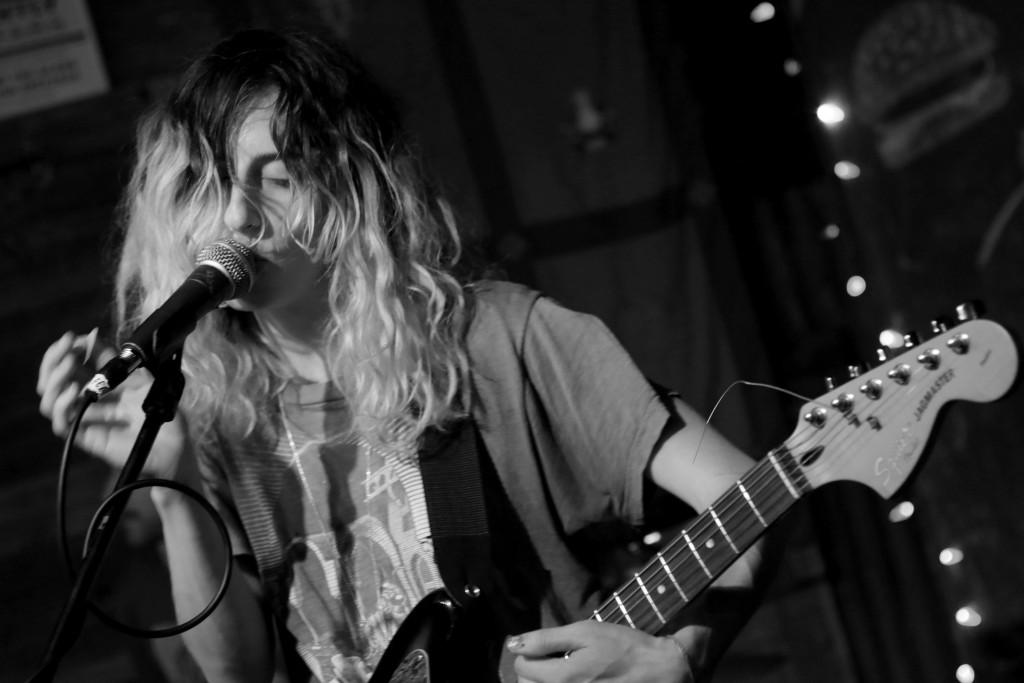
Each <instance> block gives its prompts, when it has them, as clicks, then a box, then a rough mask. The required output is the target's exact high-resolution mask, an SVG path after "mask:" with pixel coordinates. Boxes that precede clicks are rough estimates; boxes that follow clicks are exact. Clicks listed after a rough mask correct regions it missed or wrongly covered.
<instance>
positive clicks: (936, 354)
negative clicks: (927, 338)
mask: <svg viewBox="0 0 1024 683" xmlns="http://www.w3.org/2000/svg"><path fill="white" fill-rule="evenodd" d="M941 357H942V353H941V352H940V351H939V350H938V349H928V350H927V351H925V352H924V353H922V354H920V355H919V356H918V357H917V362H918V363H920V364H921V365H923V366H925V367H926V368H928V369H929V370H934V369H935V368H937V367H939V362H940V358H941Z"/></svg>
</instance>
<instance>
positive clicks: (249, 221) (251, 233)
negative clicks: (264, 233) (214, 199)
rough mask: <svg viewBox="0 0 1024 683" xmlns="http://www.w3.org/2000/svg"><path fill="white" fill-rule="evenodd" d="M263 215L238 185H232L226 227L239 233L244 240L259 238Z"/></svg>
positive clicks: (225, 218) (225, 212)
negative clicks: (261, 215)
mask: <svg viewBox="0 0 1024 683" xmlns="http://www.w3.org/2000/svg"><path fill="white" fill-rule="evenodd" d="M260 223H261V217H260V214H259V211H257V210H256V207H254V206H253V204H252V201H251V200H250V199H249V198H248V197H246V196H245V192H243V191H242V189H241V188H239V187H238V186H237V185H232V186H231V194H230V196H229V197H228V205H227V207H226V208H225V209H224V227H226V228H227V229H228V230H230V231H231V232H233V233H236V234H238V235H239V236H240V237H242V238H243V240H244V241H247V242H251V241H254V240H257V239H259V235H260V230H261V227H260Z"/></svg>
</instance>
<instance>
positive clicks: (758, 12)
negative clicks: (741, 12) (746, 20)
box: [750, 2, 775, 24]
mask: <svg viewBox="0 0 1024 683" xmlns="http://www.w3.org/2000/svg"><path fill="white" fill-rule="evenodd" d="M774 16H775V5H773V4H772V3H770V2H761V3H758V5H757V6H756V7H754V9H752V10H750V20H751V21H752V22H754V23H755V24H763V23H764V22H766V21H768V20H770V19H772V18H773V17H774Z"/></svg>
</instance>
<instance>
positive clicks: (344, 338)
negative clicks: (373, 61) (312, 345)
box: [116, 31, 471, 442]
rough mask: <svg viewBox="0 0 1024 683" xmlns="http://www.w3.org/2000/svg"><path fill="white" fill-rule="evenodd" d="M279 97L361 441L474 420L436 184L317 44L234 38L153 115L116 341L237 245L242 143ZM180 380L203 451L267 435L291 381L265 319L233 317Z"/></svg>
mask: <svg viewBox="0 0 1024 683" xmlns="http://www.w3.org/2000/svg"><path fill="white" fill-rule="evenodd" d="M268 95H269V96H272V97H273V117H272V126H271V129H272V134H273V137H274V141H275V143H276V146H277V148H278V150H279V152H280V155H281V157H282V159H283V160H284V162H285V165H286V167H287V168H288V170H289V173H290V174H291V176H292V178H293V181H294V184H295V187H296V200H295V202H294V204H293V206H292V207H291V209H290V211H289V219H288V220H289V224H290V226H291V228H292V234H293V236H294V239H295V240H296V241H297V242H298V243H299V244H300V245H302V246H303V248H304V249H306V250H307V252H308V253H309V254H310V255H311V256H312V258H313V259H314V261H315V262H317V263H319V264H321V265H322V266H323V269H324V273H325V277H326V278H328V282H329V308H330V319H329V321H328V322H327V329H326V330H325V332H326V335H325V339H326V340H327V342H326V349H325V355H326V358H327V360H328V370H329V374H330V376H331V381H332V383H333V384H334V385H335V386H336V387H337V389H338V390H339V391H340V393H341V395H342V396H343V397H344V398H345V399H346V401H347V403H348V405H349V408H350V410H351V414H352V417H353V422H352V425H353V426H352V430H353V432H355V433H359V434H361V435H364V436H366V437H368V438H370V439H372V440H375V441H383V442H387V441H391V440H393V439H395V438H397V437H396V434H399V433H400V434H402V435H403V438H409V437H410V436H411V437H416V436H418V435H419V434H421V433H422V432H423V431H424V430H425V429H426V428H427V427H429V426H432V425H444V424H445V423H446V422H447V421H449V420H450V419H452V418H454V417H457V416H458V415H460V414H463V413H465V411H466V410H467V409H468V402H469V399H468V389H467V384H468V383H467V381H466V377H467V373H468V360H467V356H466V351H465V345H464V339H463V336H464V332H465V326H466V324H467V321H468V318H469V316H470V313H469V310H470V307H471V295H470V291H471V290H470V288H469V287H468V286H467V285H466V284H465V280H464V279H463V278H461V277H460V276H458V275H457V274H456V273H458V272H459V271H460V268H461V263H462V260H461V247H460V239H459V234H458V232H457V229H456V226H455V221H454V219H453V216H452V213H451V211H450V210H449V208H448V207H447V205H446V204H445V203H444V201H443V200H442V199H441V198H440V197H439V196H438V194H437V193H436V192H435V191H434V190H433V188H432V187H431V186H430V184H429V183H428V182H427V181H426V180H425V177H424V174H423V173H422V171H421V170H420V168H419V166H418V163H417V162H416V160H415V159H414V156H413V154H412V153H411V151H410V147H409V145H408V143H407V142H406V141H405V139H404V138H403V135H402V133H401V130H400V126H399V125H398V122H397V116H396V113H395V108H394V106H393V104H392V102H391V101H390V100H389V99H388V98H387V97H386V96H385V95H384V94H383V93H382V92H381V91H380V90H379V89H378V88H377V86H375V85H374V84H373V82H372V81H371V80H370V79H369V78H368V77H367V76H366V74H365V72H364V70H363V69H362V68H361V67H360V66H359V65H358V64H357V63H356V62H355V61H354V60H353V59H352V57H351V56H350V55H349V54H348V53H347V52H346V51H345V50H344V48H342V47H340V46H337V45H334V44H332V43H329V42H326V41H321V40H319V39H317V38H314V37H312V36H309V35H305V34H288V35H282V34H276V33H272V32H268V31H246V32H243V33H240V34H237V35H235V36H233V37H231V38H228V39H227V40H225V41H224V42H222V43H220V44H219V45H218V46H216V47H215V48H214V49H213V50H212V51H211V53H210V54H209V55H207V56H206V57H203V58H201V59H200V60H198V61H197V62H196V63H194V64H193V65H192V67H191V68H190V69H189V70H188V71H187V72H186V74H185V76H184V78H183V79H182V81H181V83H180V85H179V86H178V88H177V89H176V90H175V91H174V92H173V93H172V95H171V97H170V98H169V99H168V101H167V102H166V103H164V104H163V105H162V106H159V107H157V108H156V109H154V110H153V111H151V112H150V113H149V114H148V115H147V116H145V117H144V118H143V120H142V122H141V123H140V125H139V129H138V134H137V152H136V164H135V167H134V171H133V174H132V178H131V181H130V183H129V185H128V188H127V191H126V193H125V199H124V202H123V216H124V220H123V221H122V224H123V229H124V234H123V240H122V250H121V256H120V262H119V268H118V277H117V285H116V291H117V299H116V301H117V310H116V316H117V321H116V322H117V326H118V332H119V335H120V336H121V337H122V338H123V337H124V336H125V335H126V334H127V333H129V332H130V331H131V330H132V329H134V327H135V326H137V325H138V323H139V322H140V321H141V320H143V319H144V318H145V316H147V315H148V314H149V313H151V312H152V311H153V310H155V309H156V307H157V306H159V305H160V304H161V303H162V302H163V301H164V300H165V299H166V297H167V296H169V295H170V294H171V292H173V291H174V289H175V288H176V287H177V286H178V285H180V284H181V282H182V281H183V279H184V278H185V277H186V276H187V275H188V273H189V272H190V271H191V270H192V268H193V267H194V259H195V257H196V254H197V252H198V251H199V250H200V249H201V248H202V247H203V246H205V245H207V244H209V243H211V242H213V241H215V240H217V239H220V238H223V237H225V236H227V235H226V231H225V228H224V227H223V215H224V209H225V206H226V202H227V199H228V195H229V192H230V183H231V182H237V180H232V179H233V178H234V169H233V168H232V158H233V153H232V151H233V146H234V140H235V137H236V135H237V133H238V129H239V127H240V125H241V123H242V121H243V120H244V119H245V118H246V116H247V115H248V114H249V113H250V112H251V111H252V110H253V109H254V108H255V107H257V106H259V104H260V103H261V102H266V99H267V97H268ZM183 367H184V370H185V374H186V377H187V379H188V381H187V385H186V386H187V388H186V394H185V397H184V399H183V407H184V408H185V410H186V413H187V414H188V416H189V419H190V424H189V426H190V429H191V431H192V433H193V435H194V436H197V437H199V438H207V437H210V436H211V435H212V434H213V433H214V430H213V429H211V428H213V427H216V431H217V432H220V433H221V434H223V435H224V436H226V437H228V438H242V437H246V436H248V435H249V434H252V433H253V432H254V431H256V430H257V428H258V427H260V426H262V425H263V424H265V422H266V421H265V420H263V419H262V418H264V416H265V415H266V414H267V411H270V412H271V413H273V411H274V406H275V401H276V397H277V396H278V395H279V392H280V391H281V390H282V388H283V387H284V385H285V383H286V382H287V379H288V377H287V375H288V371H287V370H286V369H285V368H284V367H283V364H282V362H281V358H280V357H278V355H277V354H276V353H275V352H274V351H273V347H272V345H271V344H269V342H268V339H267V338H266V336H265V335H264V334H263V332H262V330H261V329H260V326H259V324H258V321H257V319H256V318H255V317H254V316H253V315H252V314H251V313H243V312H238V311H234V310H230V309H218V310H217V311H215V312H214V313H211V314H209V315H207V316H205V317H204V318H203V319H202V320H201V321H200V323H199V325H198V326H197V329H196V330H195V331H194V332H193V333H192V334H191V336H190V337H189V338H188V341H187V343H186V347H185V354H184V361H183ZM350 435H351V434H350ZM350 435H347V436H350Z"/></svg>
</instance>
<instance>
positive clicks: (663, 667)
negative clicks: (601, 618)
mask: <svg viewBox="0 0 1024 683" xmlns="http://www.w3.org/2000/svg"><path fill="white" fill-rule="evenodd" d="M508 649H509V650H510V651H511V652H512V653H513V654H515V655H518V656H517V657H516V660H515V671H516V675H517V676H518V677H519V683H573V682H577V681H579V682H581V683H582V682H584V681H585V682H589V681H621V682H622V683H627V682H628V683H643V682H644V681H651V682H652V683H654V682H657V683H665V682H666V681H673V682H677V681H678V682H681V683H691V682H692V681H693V675H692V673H691V670H690V662H689V660H688V658H687V656H686V654H685V653H684V652H683V649H682V646H681V645H679V644H678V642H677V641H674V640H673V639H672V638H671V637H657V636H652V635H649V634H647V633H644V632H642V631H637V630H635V629H631V628H628V627H626V626H617V625H615V624H607V623H601V622H597V621H581V622H577V623H575V624H569V625H568V626H558V627H555V628H547V629H541V630H539V631H530V632H529V633H523V634H520V635H518V636H514V637H512V638H510V639H509V641H508ZM566 653H568V655H566Z"/></svg>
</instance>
